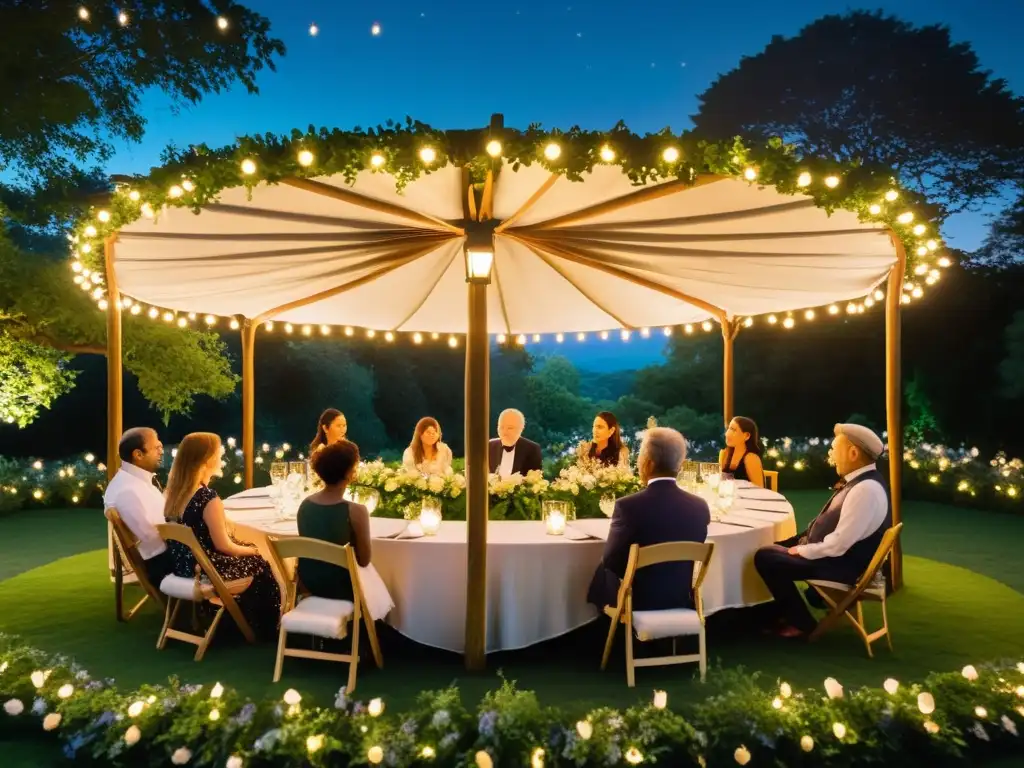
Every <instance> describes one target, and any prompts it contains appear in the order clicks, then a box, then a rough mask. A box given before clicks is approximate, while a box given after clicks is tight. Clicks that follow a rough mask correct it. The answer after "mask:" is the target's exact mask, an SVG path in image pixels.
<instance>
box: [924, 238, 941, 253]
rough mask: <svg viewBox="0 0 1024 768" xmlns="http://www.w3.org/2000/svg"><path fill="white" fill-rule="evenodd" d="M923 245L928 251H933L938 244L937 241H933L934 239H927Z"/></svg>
mask: <svg viewBox="0 0 1024 768" xmlns="http://www.w3.org/2000/svg"><path fill="white" fill-rule="evenodd" d="M924 246H925V248H927V249H928V250H929V251H934V250H936V249H937V248H938V247H939V244H938V243H937V242H935V241H934V240H929V241H927V242H926V243H925V244H924Z"/></svg>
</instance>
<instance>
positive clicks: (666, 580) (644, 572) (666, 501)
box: [587, 480, 711, 611]
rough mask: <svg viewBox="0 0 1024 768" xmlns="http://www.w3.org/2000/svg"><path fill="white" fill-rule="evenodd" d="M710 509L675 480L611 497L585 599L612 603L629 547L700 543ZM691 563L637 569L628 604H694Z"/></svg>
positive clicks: (642, 607)
mask: <svg viewBox="0 0 1024 768" xmlns="http://www.w3.org/2000/svg"><path fill="white" fill-rule="evenodd" d="M710 522H711V511H710V510H709V509H708V504H707V502H706V501H704V500H703V499H701V498H700V497H698V496H694V495H693V494H691V493H687V492H686V491H684V490H682V489H680V488H679V486H677V485H676V483H675V481H674V480H658V481H657V482H654V483H651V484H650V485H648V486H647V488H645V489H644V490H642V491H640V492H639V493H634V494H633V495H632V496H625V497H623V498H621V499H619V500H618V501H616V502H615V512H614V513H613V514H612V524H611V528H610V529H609V531H608V540H607V541H606V542H605V545H604V556H603V557H602V558H601V565H600V566H598V569H597V573H595V574H594V580H593V582H592V583H591V585H590V591H589V592H588V594H587V600H588V601H589V602H591V603H594V604H595V605H598V606H599V607H603V606H605V605H615V600H616V596H617V594H618V589H619V584H620V583H621V581H622V577H623V576H625V574H626V564H627V562H628V561H629V548H630V546H631V545H633V544H639V545H640V546H641V547H646V546H650V545H651V544H662V543H664V542H667V541H695V542H699V543H703V542H704V540H705V539H707V536H708V524H709V523H710ZM692 585H693V563H659V564H658V565H650V566H648V567H646V568H641V569H639V570H638V571H637V572H636V577H635V578H634V580H633V609H634V610H638V611H656V610H663V609H666V608H688V607H691V606H692V605H693V589H692Z"/></svg>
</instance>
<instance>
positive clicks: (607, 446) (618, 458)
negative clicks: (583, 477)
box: [576, 411, 629, 469]
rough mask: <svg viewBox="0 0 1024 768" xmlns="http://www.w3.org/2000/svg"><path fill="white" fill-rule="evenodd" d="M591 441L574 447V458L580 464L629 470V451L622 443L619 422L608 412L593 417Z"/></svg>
mask: <svg viewBox="0 0 1024 768" xmlns="http://www.w3.org/2000/svg"><path fill="white" fill-rule="evenodd" d="M591 434H592V435H593V437H592V439H590V440H584V441H582V442H581V443H580V444H579V445H578V446H577V447H576V458H577V459H578V460H579V461H580V462H582V463H586V462H597V463H599V464H602V465H604V466H606V467H614V466H618V467H619V468H620V469H629V449H628V448H627V447H626V446H625V445H624V444H623V442H622V435H621V434H620V430H619V420H618V419H617V418H615V414H614V413H611V412H610V411H601V412H600V413H599V414H597V416H595V417H594V426H593V432H592V433H591Z"/></svg>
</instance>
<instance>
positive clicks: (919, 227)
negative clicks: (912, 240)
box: [913, 224, 928, 237]
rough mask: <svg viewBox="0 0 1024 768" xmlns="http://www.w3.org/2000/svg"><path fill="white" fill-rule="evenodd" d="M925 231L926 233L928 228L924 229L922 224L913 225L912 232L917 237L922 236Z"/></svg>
mask: <svg viewBox="0 0 1024 768" xmlns="http://www.w3.org/2000/svg"><path fill="white" fill-rule="evenodd" d="M927 231H928V227H926V226H925V225H924V224H915V225H914V229H913V232H914V234H915V235H917V236H918V237H920V236H921V235H923V234H924V233H925V232H927Z"/></svg>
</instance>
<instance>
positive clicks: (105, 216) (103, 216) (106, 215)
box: [96, 211, 110, 224]
mask: <svg viewBox="0 0 1024 768" xmlns="http://www.w3.org/2000/svg"><path fill="white" fill-rule="evenodd" d="M96 218H97V219H99V220H100V221H101V222H103V223H104V224H106V223H107V222H108V221H110V211H100V212H98V213H97V214H96Z"/></svg>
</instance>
